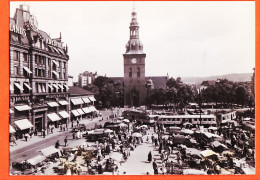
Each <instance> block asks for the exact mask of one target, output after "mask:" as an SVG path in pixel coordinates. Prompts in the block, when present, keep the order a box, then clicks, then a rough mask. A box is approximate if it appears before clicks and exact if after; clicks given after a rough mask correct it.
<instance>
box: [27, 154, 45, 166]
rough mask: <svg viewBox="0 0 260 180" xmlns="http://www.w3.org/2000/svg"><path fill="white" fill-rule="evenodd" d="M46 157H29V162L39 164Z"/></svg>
mask: <svg viewBox="0 0 260 180" xmlns="http://www.w3.org/2000/svg"><path fill="white" fill-rule="evenodd" d="M45 159H46V157H45V156H43V155H38V156H35V157H33V158H31V159H28V160H27V162H28V163H30V164H31V165H33V166H35V165H36V164H39V163H40V162H42V161H44V160H45Z"/></svg>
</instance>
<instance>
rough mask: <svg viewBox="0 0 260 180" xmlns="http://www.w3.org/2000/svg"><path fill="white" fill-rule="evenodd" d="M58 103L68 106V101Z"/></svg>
mask: <svg viewBox="0 0 260 180" xmlns="http://www.w3.org/2000/svg"><path fill="white" fill-rule="evenodd" d="M59 103H60V104H61V105H68V104H69V103H68V101H65V100H63V101H59Z"/></svg>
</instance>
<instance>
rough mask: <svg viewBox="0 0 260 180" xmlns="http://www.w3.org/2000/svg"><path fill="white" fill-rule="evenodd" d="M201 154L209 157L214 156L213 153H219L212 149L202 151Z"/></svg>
mask: <svg viewBox="0 0 260 180" xmlns="http://www.w3.org/2000/svg"><path fill="white" fill-rule="evenodd" d="M200 154H201V155H202V156H203V157H209V156H212V155H218V154H217V153H215V152H214V151H212V150H205V151H201V152H200Z"/></svg>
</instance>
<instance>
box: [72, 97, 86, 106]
mask: <svg viewBox="0 0 260 180" xmlns="http://www.w3.org/2000/svg"><path fill="white" fill-rule="evenodd" d="M71 102H72V103H73V104H74V105H79V104H84V102H83V101H82V99H81V98H74V99H71Z"/></svg>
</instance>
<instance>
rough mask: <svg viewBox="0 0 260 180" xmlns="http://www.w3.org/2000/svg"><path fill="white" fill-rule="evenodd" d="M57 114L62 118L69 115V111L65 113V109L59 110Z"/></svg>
mask: <svg viewBox="0 0 260 180" xmlns="http://www.w3.org/2000/svg"><path fill="white" fill-rule="evenodd" d="M59 114H60V115H61V117H62V118H68V117H70V115H69V113H67V112H66V111H60V112H59Z"/></svg>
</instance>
